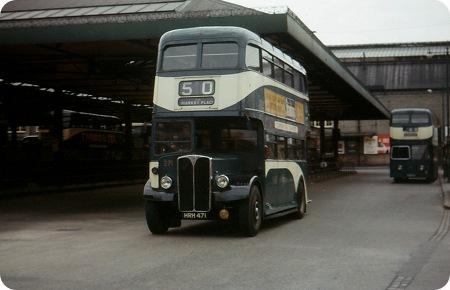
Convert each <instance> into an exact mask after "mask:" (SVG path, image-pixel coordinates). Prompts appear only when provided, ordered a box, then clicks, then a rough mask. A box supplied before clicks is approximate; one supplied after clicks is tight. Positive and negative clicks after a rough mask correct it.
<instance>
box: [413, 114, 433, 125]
mask: <svg viewBox="0 0 450 290" xmlns="http://www.w3.org/2000/svg"><path fill="white" fill-rule="evenodd" d="M411 123H412V124H429V123H430V116H429V115H428V114H424V113H414V114H412V115H411Z"/></svg>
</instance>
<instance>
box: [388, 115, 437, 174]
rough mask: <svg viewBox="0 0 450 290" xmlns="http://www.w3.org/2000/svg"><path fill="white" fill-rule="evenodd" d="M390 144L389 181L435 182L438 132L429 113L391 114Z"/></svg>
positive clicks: (434, 120)
mask: <svg viewBox="0 0 450 290" xmlns="http://www.w3.org/2000/svg"><path fill="white" fill-rule="evenodd" d="M390 143H391V160H390V177H393V178H394V181H396V182H398V181H402V180H408V179H411V178H421V179H427V180H430V181H431V180H434V179H436V178H437V170H438V144H439V128H438V127H437V126H436V119H435V118H434V116H433V114H432V113H431V111H430V110H428V109H419V108H411V109H396V110H393V111H392V112H391V120H390Z"/></svg>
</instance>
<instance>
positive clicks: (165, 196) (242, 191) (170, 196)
mask: <svg viewBox="0 0 450 290" xmlns="http://www.w3.org/2000/svg"><path fill="white" fill-rule="evenodd" d="M257 182H258V180H257V177H256V176H255V177H253V178H252V179H251V180H250V182H249V183H248V184H245V185H231V186H230V188H229V189H228V190H225V191H214V192H213V195H214V201H215V203H226V202H231V201H239V200H243V199H246V198H248V196H249V194H250V188H251V187H252V186H253V185H254V184H256V183H257ZM144 199H146V200H149V201H177V197H176V193H170V192H164V191H156V190H154V189H153V188H152V187H151V184H150V180H148V181H147V182H146V184H145V186H144Z"/></svg>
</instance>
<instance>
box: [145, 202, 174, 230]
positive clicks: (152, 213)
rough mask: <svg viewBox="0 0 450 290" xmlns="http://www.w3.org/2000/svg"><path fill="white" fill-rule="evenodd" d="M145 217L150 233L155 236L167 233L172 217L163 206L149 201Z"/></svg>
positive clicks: (146, 205)
mask: <svg viewBox="0 0 450 290" xmlns="http://www.w3.org/2000/svg"><path fill="white" fill-rule="evenodd" d="M145 217H146V219H147V226H148V229H149V230H150V232H152V234H154V235H162V234H165V233H167V230H168V229H169V225H170V215H169V212H168V211H167V210H165V206H164V205H163V204H159V203H156V202H151V201H147V202H146V204H145Z"/></svg>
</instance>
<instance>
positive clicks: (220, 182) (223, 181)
mask: <svg viewBox="0 0 450 290" xmlns="http://www.w3.org/2000/svg"><path fill="white" fill-rule="evenodd" d="M216 183H217V186H218V187H220V188H225V187H227V186H228V184H229V183H230V180H229V179H228V177H227V176H226V175H219V176H217V177H216Z"/></svg>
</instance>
